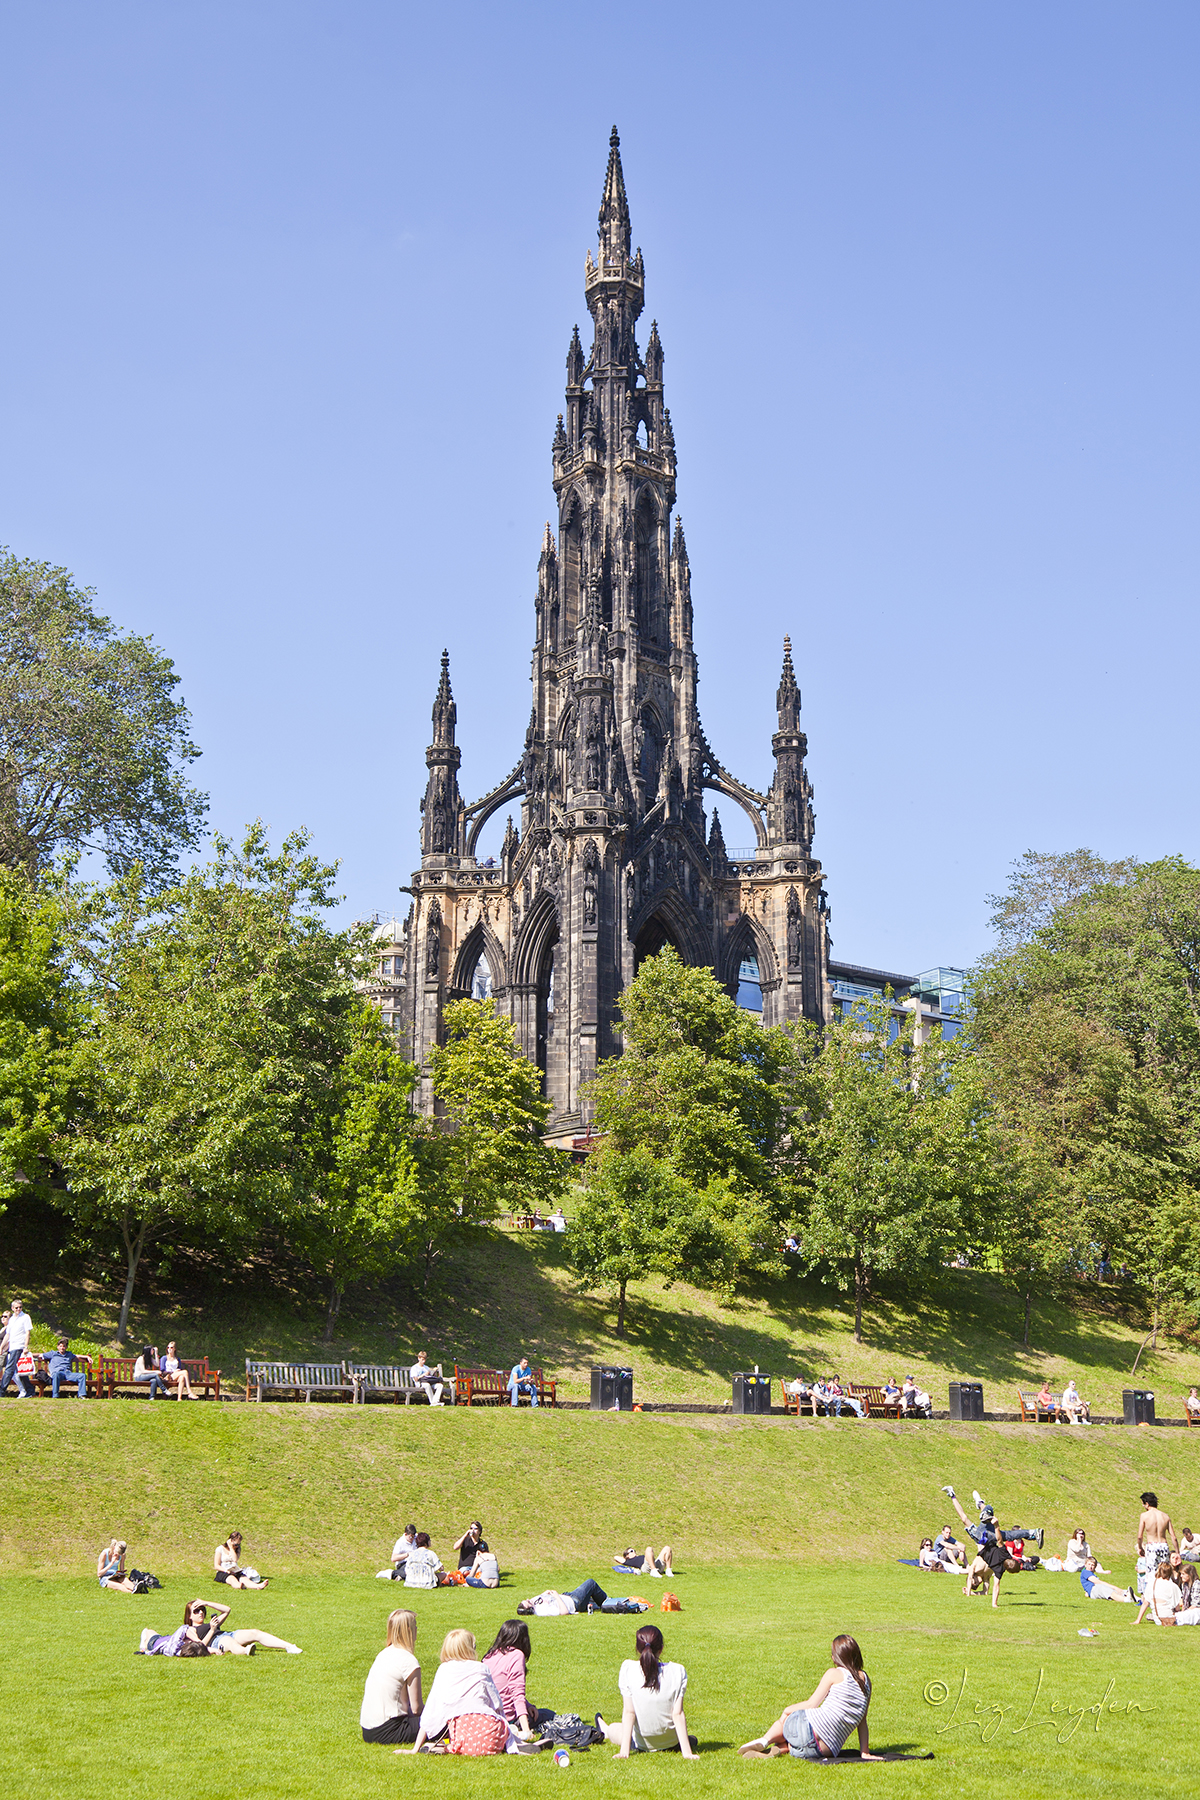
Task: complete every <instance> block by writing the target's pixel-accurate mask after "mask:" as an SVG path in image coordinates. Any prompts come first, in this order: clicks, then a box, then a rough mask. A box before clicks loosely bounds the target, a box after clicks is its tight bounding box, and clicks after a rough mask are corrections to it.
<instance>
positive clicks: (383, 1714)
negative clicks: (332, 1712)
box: [358, 1644, 421, 1731]
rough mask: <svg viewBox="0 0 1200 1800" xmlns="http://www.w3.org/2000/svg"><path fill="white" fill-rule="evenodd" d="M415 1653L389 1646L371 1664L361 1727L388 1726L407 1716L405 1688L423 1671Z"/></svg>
mask: <svg viewBox="0 0 1200 1800" xmlns="http://www.w3.org/2000/svg"><path fill="white" fill-rule="evenodd" d="M420 1666H421V1665H420V1663H419V1662H418V1661H417V1659H416V1657H415V1656H414V1655H413V1653H412V1651H411V1650H406V1649H405V1648H404V1646H403V1644H389V1645H388V1646H387V1648H386V1649H385V1650H381V1651H380V1652H379V1655H378V1656H377V1657H376V1658H375V1661H374V1662H373V1663H372V1664H371V1667H370V1671H369V1672H368V1675H367V1685H366V1687H365V1688H364V1689H363V1700H362V1710H361V1712H360V1713H359V1715H358V1723H359V1725H360V1727H361V1728H362V1730H363V1731H371V1730H373V1729H374V1728H375V1727H376V1726H379V1725H386V1724H387V1722H388V1720H389V1719H394V1718H395V1717H396V1715H397V1714H398V1713H406V1712H407V1711H408V1707H407V1706H406V1705H405V1703H404V1702H405V1695H404V1684H405V1682H406V1681H408V1680H409V1678H410V1677H411V1676H412V1675H413V1674H414V1673H415V1672H416V1670H417V1669H419V1668H420Z"/></svg>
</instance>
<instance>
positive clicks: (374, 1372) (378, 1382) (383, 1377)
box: [342, 1363, 442, 1406]
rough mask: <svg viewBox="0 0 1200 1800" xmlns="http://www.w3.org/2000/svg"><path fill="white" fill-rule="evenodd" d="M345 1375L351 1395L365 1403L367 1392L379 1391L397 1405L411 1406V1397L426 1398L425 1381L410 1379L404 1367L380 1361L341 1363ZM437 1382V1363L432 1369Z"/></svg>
mask: <svg viewBox="0 0 1200 1800" xmlns="http://www.w3.org/2000/svg"><path fill="white" fill-rule="evenodd" d="M342 1366H343V1368H344V1369H345V1371H346V1377H347V1379H348V1380H349V1381H351V1382H353V1384H354V1398H355V1400H356V1401H359V1402H360V1403H363V1404H365V1402H366V1398H367V1395H368V1394H381V1395H383V1396H384V1397H385V1398H390V1399H393V1400H395V1402H396V1404H397V1405H399V1404H400V1401H401V1400H403V1401H404V1404H405V1406H411V1404H412V1402H413V1401H414V1400H422V1399H424V1400H428V1399H429V1397H430V1396H429V1383H428V1382H424V1381H414V1380H413V1378H412V1376H411V1374H410V1373H409V1371H408V1370H407V1369H397V1368H393V1367H390V1366H385V1365H384V1364H382V1363H344V1364H343V1365H342ZM432 1373H433V1374H435V1375H436V1376H437V1378H438V1380H439V1381H441V1379H442V1368H441V1364H440V1363H439V1364H438V1365H437V1366H436V1368H433V1370H432Z"/></svg>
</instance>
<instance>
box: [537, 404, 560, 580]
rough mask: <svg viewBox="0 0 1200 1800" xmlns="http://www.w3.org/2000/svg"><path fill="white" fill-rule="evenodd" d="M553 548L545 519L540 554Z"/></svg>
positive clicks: (548, 525)
mask: <svg viewBox="0 0 1200 1800" xmlns="http://www.w3.org/2000/svg"><path fill="white" fill-rule="evenodd" d="M559 417H560V418H561V417H562V414H561V413H560V414H559ZM553 548H554V539H553V538H552V537H551V535H550V521H549V519H547V520H546V530H545V533H544V534H543V537H542V552H543V554H545V552H546V551H547V550H553Z"/></svg>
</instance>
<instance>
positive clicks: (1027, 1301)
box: [1021, 1286, 1033, 1350]
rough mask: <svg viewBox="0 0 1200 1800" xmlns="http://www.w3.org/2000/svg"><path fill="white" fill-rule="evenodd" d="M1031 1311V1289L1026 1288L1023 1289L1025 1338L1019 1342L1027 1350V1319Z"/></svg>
mask: <svg viewBox="0 0 1200 1800" xmlns="http://www.w3.org/2000/svg"><path fill="white" fill-rule="evenodd" d="M1032 1311H1033V1289H1032V1287H1030V1286H1027V1287H1026V1289H1025V1336H1024V1337H1023V1338H1022V1340H1021V1341H1022V1343H1023V1344H1024V1345H1025V1348H1026V1349H1027V1350H1028V1348H1029V1318H1030V1314H1031V1313H1032Z"/></svg>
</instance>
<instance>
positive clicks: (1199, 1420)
mask: <svg viewBox="0 0 1200 1800" xmlns="http://www.w3.org/2000/svg"><path fill="white" fill-rule="evenodd" d="M1183 1416H1184V1418H1185V1419H1186V1420H1187V1422H1188V1424H1189V1425H1200V1413H1194V1412H1192V1411H1191V1409H1190V1407H1189V1406H1188V1403H1187V1401H1186V1400H1185V1401H1184V1403H1183Z"/></svg>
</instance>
